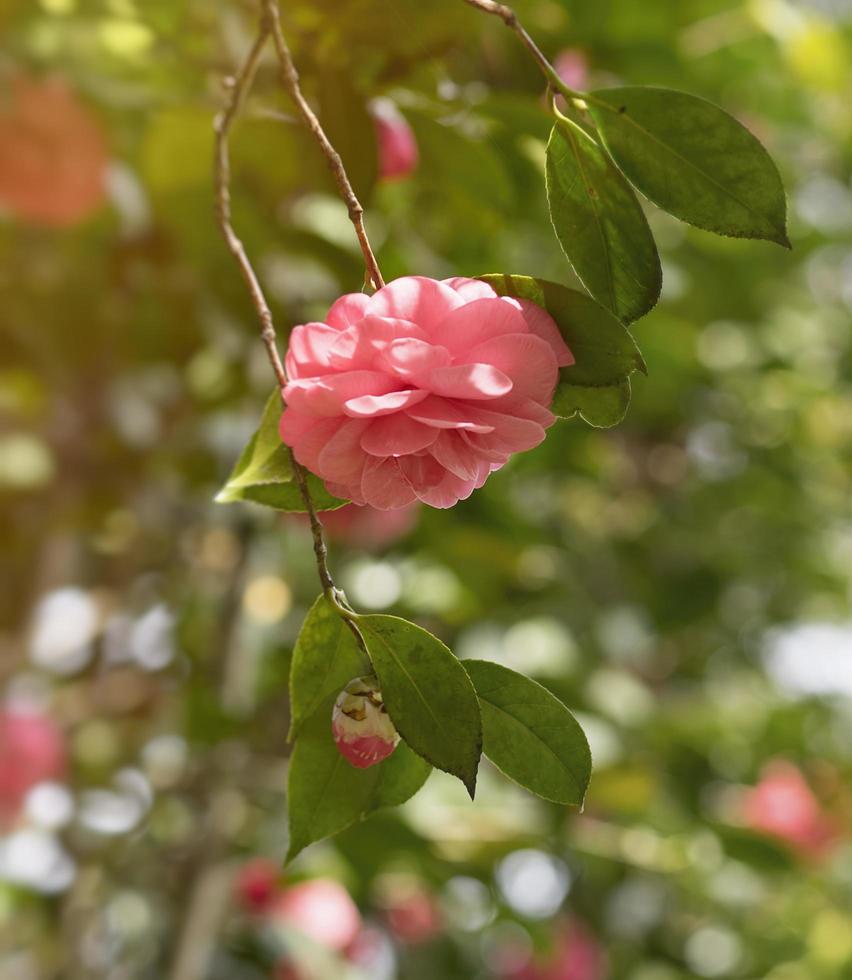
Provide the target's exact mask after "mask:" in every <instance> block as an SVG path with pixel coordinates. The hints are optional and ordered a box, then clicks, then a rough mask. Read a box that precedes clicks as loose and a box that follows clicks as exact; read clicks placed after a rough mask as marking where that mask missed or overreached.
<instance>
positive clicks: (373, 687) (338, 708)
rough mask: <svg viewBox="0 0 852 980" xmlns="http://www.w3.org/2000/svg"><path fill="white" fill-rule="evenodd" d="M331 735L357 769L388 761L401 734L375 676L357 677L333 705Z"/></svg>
mask: <svg viewBox="0 0 852 980" xmlns="http://www.w3.org/2000/svg"><path fill="white" fill-rule="evenodd" d="M331 732H332V735H333V736H334V742H335V744H336V745H337V748H338V751H339V752H340V754H341V755H342V756H343V758H344V759H346V760H347V761H348V762H349V763H351V764H352V765H353V766H355V767H356V768H358V769H366V768H368V766H374V765H375V764H376V763H377V762H381V761H382V760H383V759H386V758H387V757H388V756H389V755H390V754H391V752H393V750H394V749H395V748H396V746H397V743H398V742H399V735H398V733H397V730H396V729H395V728H394V725H393V722H392V721H391V720H390V717H389V716H388V713H387V709H386V708H385V703H384V701H383V700H382V692H381V691H380V690H379V688H378V681H377V680H376V678H375V677H356V678H355V679H354V680H351V681H350V682H349V683H348V684H347V685H346V687H344V688H343V690H342V691H341V692H340V694H339V695H338V697H337V700H336V701H335V702H334V711H333V712H332V716H331Z"/></svg>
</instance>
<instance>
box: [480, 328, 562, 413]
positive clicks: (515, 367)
mask: <svg viewBox="0 0 852 980" xmlns="http://www.w3.org/2000/svg"><path fill="white" fill-rule="evenodd" d="M467 356H468V357H469V358H470V359H471V361H474V362H478V363H485V364H491V365H493V366H494V367H495V368H497V369H498V370H499V371H502V372H503V374H505V375H506V377H509V378H511V379H512V394H513V395H515V396H517V397H519V398H533V399H535V400H536V401H538V402H541V403H542V404H544V403H548V404H549V403H550V401H551V399H552V398H553V391H554V389H555V388H556V378H557V375H558V373H559V368H558V367H557V365H556V356H555V355H554V353H553V351H552V349H551V348H550V345H549V344H548V343H547V342H546V341H544V340H542V339H541V337H536V336H534V335H533V334H529V333H508V334H503V335H502V336H500V337H492V338H491V339H490V340H486V341H484V342H483V343H481V344H480V345H479V346H478V347H474V348H473V350H471V351H470V352H469V353H468V355H467Z"/></svg>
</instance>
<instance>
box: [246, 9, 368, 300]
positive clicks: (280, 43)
mask: <svg viewBox="0 0 852 980" xmlns="http://www.w3.org/2000/svg"><path fill="white" fill-rule="evenodd" d="M263 13H264V27H263V28H262V30H265V31H268V32H269V33H271V35H272V42H273V44H274V46H275V53H276V55H277V56H278V65H279V75H280V78H281V84H282V85H283V86H284V88H285V89H286V90H287V93H288V94H289V96H290V98H291V99H292V100H293V102H294V103H295V105H296V108H297V109H298V110H299V113H300V115H301V116H302V119H303V120H304V122H305V125H306V126H307V127H308V129H309V130H310V131H311V132H312V133H313V135H314V137H315V138H316V141H317V143H319V147H320V149H321V150H322V152H323V154H324V156H325V158H326V160H327V161H328V166H329V169H330V170H331V172H332V174H333V176H334V179H335V181H336V182H337V187H338V189H339V191H340V196H341V197H342V198H343V203H344V204H345V205H346V207H347V210H348V211H349V220H350V221H351V222H352V225H353V227H354V228H355V234H356V235H357V236H358V244H359V245H360V246H361V254H362V255H363V256H364V265H365V266H366V269H367V279H368V280H369V282H370V283H371V284H372V286H373V288H374V289H381V287H382V286H384V284H385V281H384V279H382V273H381V270H380V269H379V263H378V262H377V261H376V256H375V255H374V254H373V249H372V248H371V246H370V240H369V238H368V237H367V230H366V228H365V227H364V208H363V207H362V206H361V202H360V201H359V200H358V198H357V197H356V196H355V191H354V190H353V189H352V184H351V183H350V182H349V177H348V176H347V175H346V169H345V168H344V166H343V161H342V160H341V158H340V154H339V153H338V152H337V150H335V148H334V147H333V146H332V145H331V142H330V140H329V138H328V137H327V136H326V134H325V130H324V129H323V128H322V126H321V125H320V121H319V119H317V117H316V113H315V112H314V110H313V109H312V108H311V107H310V105H309V104H308V101H307V99H305V96H304V95H303V94H302V89H301V87H300V85H299V74H298V72H297V71H296V66H295V65H294V64H293V57H292V55H291V54H290V49H289V48H288V47H287V42H286V41H285V40H284V33H283V31H282V30H281V18H280V16H279V13H278V0H263Z"/></svg>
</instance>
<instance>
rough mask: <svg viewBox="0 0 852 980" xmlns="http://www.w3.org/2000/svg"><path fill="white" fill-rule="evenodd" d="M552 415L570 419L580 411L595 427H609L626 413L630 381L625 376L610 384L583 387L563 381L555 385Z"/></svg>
mask: <svg viewBox="0 0 852 980" xmlns="http://www.w3.org/2000/svg"><path fill="white" fill-rule="evenodd" d="M550 407H551V411H552V412H553V414H554V415H558V416H559V417H560V418H564V419H570V418H573V417H574V416H575V415H579V416H580V418H581V419H583V421H584V422H586V423H587V424H588V425H591V426H594V428H596V429H609V428H610V427H611V426H613V425H618V423H619V422H620V421H621V420H622V419H623V418H624V416H625V415H626V414H627V409H628V408H629V407H630V381H629V380H628V379H627V378H625V379H624V380H623V381H619V382H618V383H617V384H613V385H601V386H598V387H584V386H583V385H569V384H562V385H560V386H559V387H558V388H557V389H556V395H555V396H554V398H553V404H552V405H551V406H550Z"/></svg>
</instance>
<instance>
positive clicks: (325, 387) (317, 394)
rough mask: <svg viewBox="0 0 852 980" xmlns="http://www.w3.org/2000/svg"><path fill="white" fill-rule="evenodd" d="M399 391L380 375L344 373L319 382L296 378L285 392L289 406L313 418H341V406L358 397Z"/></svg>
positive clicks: (392, 381) (395, 383)
mask: <svg viewBox="0 0 852 980" xmlns="http://www.w3.org/2000/svg"><path fill="white" fill-rule="evenodd" d="M400 387H401V384H400V382H399V380H398V379H397V378H392V377H391V376H390V375H389V374H385V373H384V372H383V371H344V372H342V373H340V374H328V375H324V376H322V377H319V378H298V379H296V380H295V381H291V382H290V383H289V384H287V385H286V386H285V388H284V398H285V400H286V402H287V404H288V405H290V406H292V407H293V408H297V409H299V411H301V412H308V413H310V414H313V415H341V414H342V413H343V406H344V404H345V403H346V402H347V401H349V400H350V399H351V398H359V397H360V396H361V395H386V394H387V393H388V392H389V391H396V390H398V389H399V388H400Z"/></svg>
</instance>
